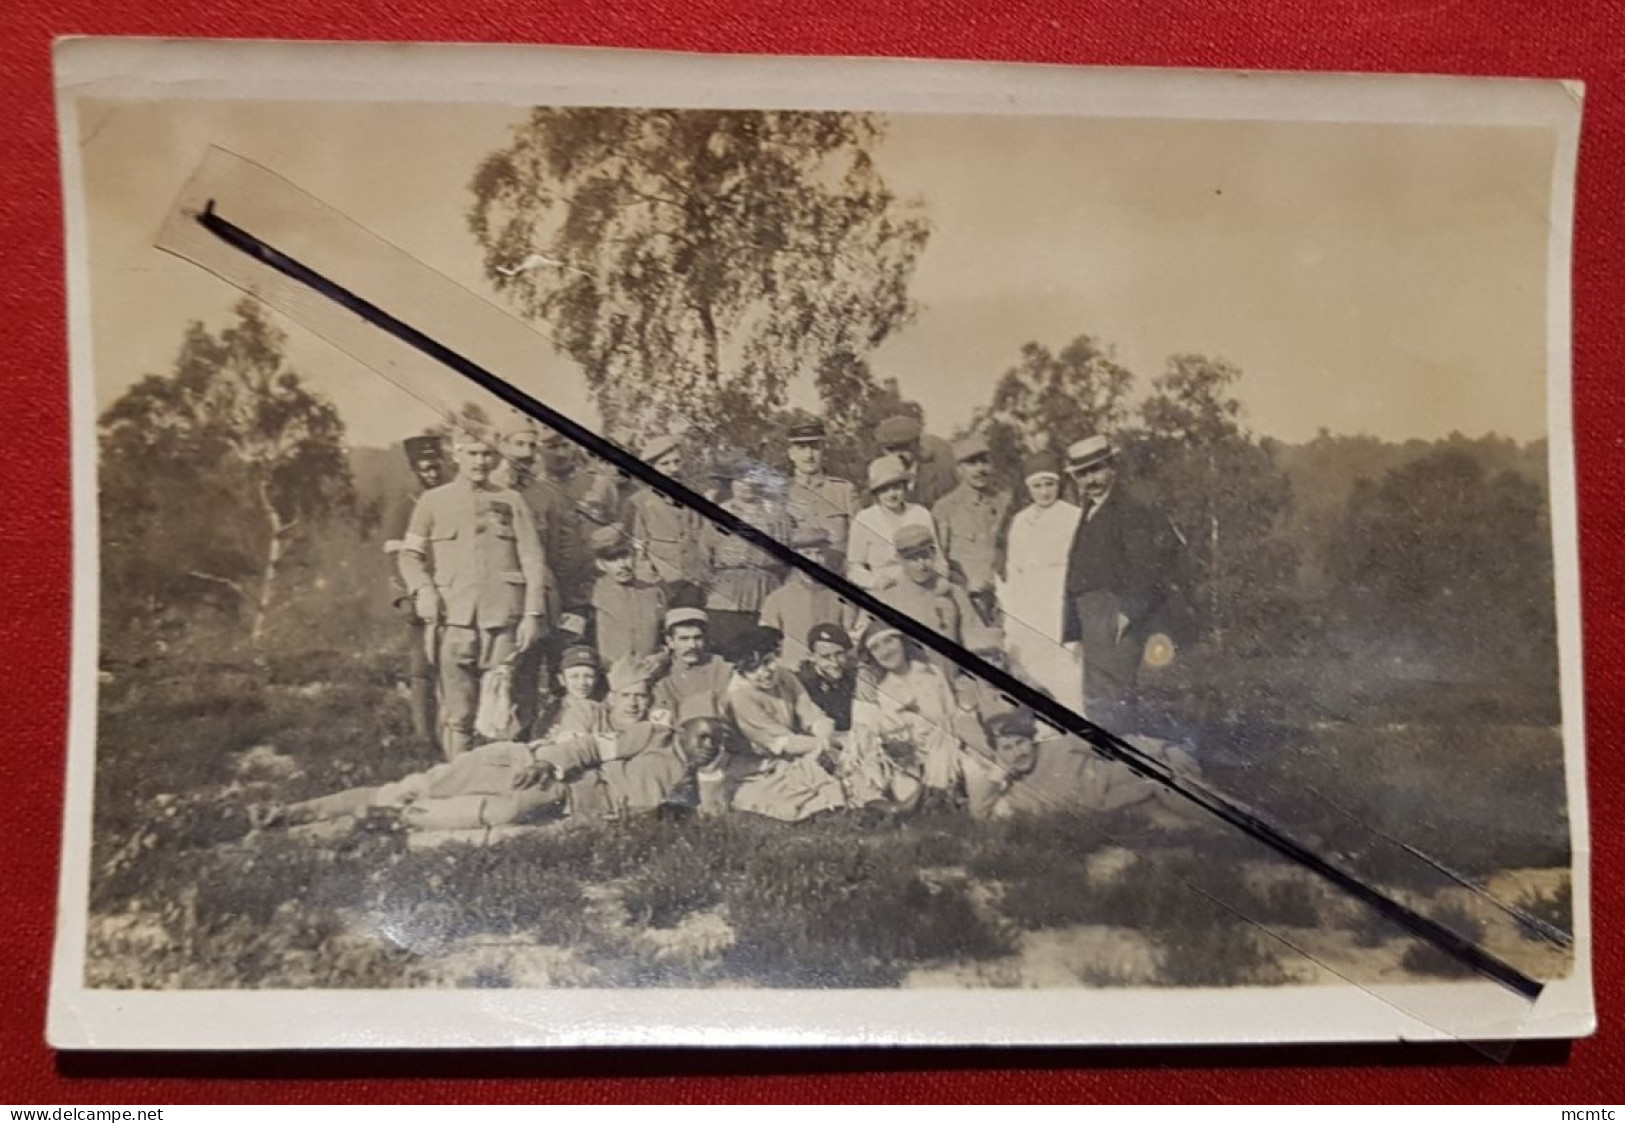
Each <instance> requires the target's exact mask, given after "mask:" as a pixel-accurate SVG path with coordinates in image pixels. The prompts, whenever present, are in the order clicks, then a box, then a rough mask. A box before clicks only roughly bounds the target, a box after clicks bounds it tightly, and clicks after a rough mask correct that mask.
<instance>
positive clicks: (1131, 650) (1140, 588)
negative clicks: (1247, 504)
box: [1062, 436, 1178, 730]
mask: <svg viewBox="0 0 1625 1123" xmlns="http://www.w3.org/2000/svg"><path fill="white" fill-rule="evenodd" d="M1116 459H1117V451H1116V449H1115V448H1113V447H1112V444H1111V442H1110V441H1109V440H1108V439H1107V438H1105V437H1103V436H1091V437H1085V438H1084V439H1083V440H1080V441H1077V442H1076V443H1074V444H1073V445H1072V446H1071V447H1070V448H1068V449H1067V463H1066V472H1067V475H1068V476H1070V477H1071V479H1072V480H1073V482H1074V484H1075V485H1076V486H1077V493H1078V505H1079V507H1080V508H1081V510H1082V515H1081V517H1080V518H1079V520H1078V527H1077V531H1076V533H1075V534H1074V535H1073V538H1072V545H1071V549H1070V551H1069V553H1068V557H1067V570H1066V581H1065V586H1064V587H1065V597H1066V599H1065V604H1064V609H1065V616H1064V618H1063V631H1062V639H1063V640H1066V641H1068V642H1071V641H1076V642H1078V643H1079V644H1080V645H1081V648H1082V658H1083V676H1082V678H1083V704H1084V709H1085V712H1086V716H1088V717H1089V718H1090V719H1091V720H1093V721H1097V722H1099V723H1100V724H1102V725H1105V726H1107V727H1108V728H1113V729H1116V728H1117V727H1119V726H1120V727H1122V728H1123V729H1127V730H1133V729H1134V727H1135V725H1136V724H1137V723H1136V719H1135V716H1134V714H1133V703H1134V693H1135V687H1136V686H1137V684H1138V680H1139V673H1140V665H1141V662H1142V661H1143V660H1144V658H1145V651H1146V642H1147V640H1148V639H1150V638H1151V636H1152V635H1153V634H1156V633H1158V631H1159V628H1160V617H1161V613H1162V610H1163V606H1164V603H1165V601H1166V599H1167V586H1166V582H1167V581H1168V580H1169V578H1170V576H1171V574H1172V573H1173V570H1174V566H1175V565H1176V564H1177V561H1178V541H1177V539H1176V538H1175V537H1174V535H1173V529H1172V527H1171V526H1169V524H1168V520H1167V519H1165V518H1163V517H1161V516H1160V515H1158V514H1157V513H1156V512H1154V511H1152V510H1151V509H1150V508H1148V507H1146V506H1145V505H1143V504H1141V503H1139V502H1138V501H1136V500H1135V499H1134V498H1133V497H1131V496H1130V495H1128V494H1127V493H1126V492H1125V491H1124V489H1123V487H1122V485H1121V484H1120V483H1119V482H1118V479H1117V467H1116Z"/></svg>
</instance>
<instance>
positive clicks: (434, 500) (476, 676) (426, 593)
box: [397, 428, 546, 757]
mask: <svg viewBox="0 0 1625 1123" xmlns="http://www.w3.org/2000/svg"><path fill="white" fill-rule="evenodd" d="M454 453H455V456H456V459H457V466H458V476H457V478H456V479H455V480H452V481H451V482H450V483H448V484H444V485H442V486H440V487H437V488H435V489H433V490H432V491H427V492H425V493H424V494H423V496H422V497H421V498H420V499H419V500H418V503H417V506H416V507H415V508H414V509H413V511H412V519H411V522H410V524H409V525H408V527H407V532H406V536H405V538H403V539H402V540H401V549H400V553H399V554H398V555H397V558H398V566H399V569H400V574H401V581H402V582H403V583H404V584H405V586H406V588H407V589H408V590H409V592H410V595H411V597H412V601H413V606H414V608H415V610H416V612H417V616H418V619H419V620H421V621H423V622H424V624H425V625H426V626H429V627H434V628H438V629H439V630H440V634H439V639H438V642H437V643H436V644H435V651H434V656H435V661H436V664H437V666H438V667H439V671H440V703H441V714H440V747H441V749H442V751H443V752H445V754H446V756H447V757H454V756H456V755H457V754H459V753H462V752H466V751H467V750H468V749H469V748H471V747H472V746H473V740H474V719H475V713H476V709H477V706H478V701H479V696H480V680H481V677H482V676H483V675H484V674H485V673H486V672H488V671H490V670H493V669H494V668H496V667H499V666H507V665H509V664H511V662H512V660H513V658H514V656H515V655H516V654H518V653H519V652H522V651H525V650H526V649H528V648H529V647H530V646H531V645H533V644H535V643H536V642H537V641H538V640H540V639H541V637H542V633H543V630H544V626H543V617H544V614H545V608H544V602H543V586H544V581H545V573H546V565H545V564H544V561H543V558H542V547H541V538H540V537H539V536H538V535H537V533H536V523H535V520H534V519H533V518H532V516H531V512H530V507H529V506H528V505H527V504H526V503H525V501H524V500H523V499H522V498H520V496H519V495H518V494H517V493H515V492H513V491H511V490H509V489H507V488H502V487H498V486H496V484H494V483H493V482H492V480H491V473H492V471H493V470H494V469H495V467H496V464H497V453H496V447H495V445H494V444H493V439H492V438H491V436H490V435H489V434H487V433H485V432H482V431H477V430H474V429H472V428H463V429H460V430H458V432H457V434H456V436H455V438H454Z"/></svg>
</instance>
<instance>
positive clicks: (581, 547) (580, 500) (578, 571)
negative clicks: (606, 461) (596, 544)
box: [542, 429, 621, 613]
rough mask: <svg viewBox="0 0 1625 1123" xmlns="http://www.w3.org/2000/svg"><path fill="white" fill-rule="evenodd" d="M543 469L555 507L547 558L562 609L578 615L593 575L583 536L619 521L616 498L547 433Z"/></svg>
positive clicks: (564, 443) (601, 478) (566, 445)
mask: <svg viewBox="0 0 1625 1123" xmlns="http://www.w3.org/2000/svg"><path fill="white" fill-rule="evenodd" d="M542 466H543V470H544V473H545V474H544V477H543V479H544V482H545V483H546V484H547V485H548V488H549V490H550V491H551V492H552V493H553V494H554V495H556V496H557V497H558V500H559V502H558V506H559V508H560V510H559V513H558V515H559V517H558V518H556V519H555V520H553V521H551V522H550V524H549V526H548V528H547V534H548V540H547V560H548V564H549V565H550V566H551V567H552V569H553V576H554V578H555V580H556V581H557V583H558V588H559V604H560V607H561V609H562V610H563V611H564V612H567V613H578V612H580V611H581V609H583V608H585V607H586V606H587V605H588V604H589V603H590V602H591V600H592V583H593V580H594V578H596V577H597V572H596V570H595V569H594V568H593V563H592V547H591V545H589V543H588V538H589V536H590V535H591V534H592V532H593V531H594V530H595V529H597V528H598V527H601V526H611V525H614V524H616V523H618V522H620V518H621V510H620V507H621V503H620V495H619V493H618V492H617V491H616V488H615V484H614V483H613V482H612V481H611V480H610V479H609V478H608V477H607V476H605V475H602V474H600V473H597V472H593V471H589V470H588V469H587V467H586V466H585V465H584V464H583V463H582V457H581V454H580V452H579V451H578V450H577V449H576V447H575V445H573V444H571V443H570V441H569V440H567V439H566V438H564V437H562V436H560V435H559V434H558V433H555V432H553V431H552V430H550V429H549V430H546V431H544V432H543V434H542Z"/></svg>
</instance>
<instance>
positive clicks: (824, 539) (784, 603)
mask: <svg viewBox="0 0 1625 1123" xmlns="http://www.w3.org/2000/svg"><path fill="white" fill-rule="evenodd" d="M790 545H791V547H793V548H794V549H795V551H796V552H797V553H798V554H800V555H801V556H802V557H804V558H806V559H808V560H809V561H813V562H817V563H818V564H819V565H821V566H824V567H826V568H828V569H834V568H835V563H834V561H833V560H832V559H831V558H830V541H829V532H828V531H826V530H825V529H824V528H823V527H822V526H818V525H817V524H811V523H807V524H802V525H801V526H798V527H796V528H795V529H794V530H793V531H791V532H790ZM856 620H857V612H856V610H855V609H853V608H852V606H851V605H849V604H847V603H846V601H844V600H842V599H841V598H840V597H839V596H837V595H836V594H835V590H833V589H831V588H830V587H829V586H828V585H826V584H824V583H823V582H822V581H818V580H816V579H815V578H812V577H809V576H808V575H807V574H805V573H803V572H802V571H801V570H799V569H797V570H793V571H792V572H791V573H790V576H789V578H787V579H786V580H785V582H784V584H782V585H780V586H779V587H778V588H777V589H774V590H773V591H772V592H771V593H769V594H767V597H766V598H765V599H764V600H763V601H762V612H761V616H760V618H759V619H758V620H757V621H756V622H757V623H758V624H761V625H763V626H764V627H768V628H777V629H778V630H779V631H780V632H781V633H782V634H783V635H784V646H785V654H786V656H787V661H788V662H789V663H790V664H791V665H795V664H797V663H799V662H800V661H801V659H802V658H803V657H804V656H805V655H806V654H807V645H806V637H807V633H808V632H809V631H810V630H811V629H812V628H813V626H814V625H816V624H835V625H838V626H839V627H841V628H843V629H850V628H852V627H853V626H854V625H855V623H856Z"/></svg>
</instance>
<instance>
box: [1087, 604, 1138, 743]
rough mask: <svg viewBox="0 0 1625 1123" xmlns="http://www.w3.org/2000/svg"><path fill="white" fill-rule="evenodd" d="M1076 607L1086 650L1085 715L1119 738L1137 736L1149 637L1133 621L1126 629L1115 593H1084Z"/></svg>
mask: <svg viewBox="0 0 1625 1123" xmlns="http://www.w3.org/2000/svg"><path fill="white" fill-rule="evenodd" d="M1072 607H1073V612H1074V613H1075V614H1076V617H1077V621H1078V629H1079V634H1078V640H1079V643H1080V645H1081V646H1082V648H1083V708H1084V715H1085V716H1086V717H1088V719H1089V720H1090V721H1092V722H1094V723H1095V724H1097V725H1100V726H1103V727H1104V728H1106V729H1108V730H1111V731H1112V732H1114V733H1117V732H1134V731H1135V724H1136V723H1135V717H1134V704H1135V701H1136V696H1137V694H1138V690H1137V687H1138V685H1139V678H1140V661H1141V659H1142V658H1143V657H1144V654H1145V637H1144V636H1143V635H1142V634H1141V632H1140V629H1139V628H1137V627H1136V626H1135V624H1134V622H1133V621H1132V620H1131V621H1130V622H1129V624H1128V626H1127V627H1126V628H1124V627H1122V625H1121V621H1120V620H1119V616H1120V615H1121V614H1122V602H1121V601H1120V600H1119V599H1118V598H1117V596H1116V595H1115V594H1113V593H1107V592H1089V593H1084V594H1082V595H1080V596H1076V597H1074V598H1073V600H1072ZM1120 629H1121V635H1119V630H1120Z"/></svg>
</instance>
